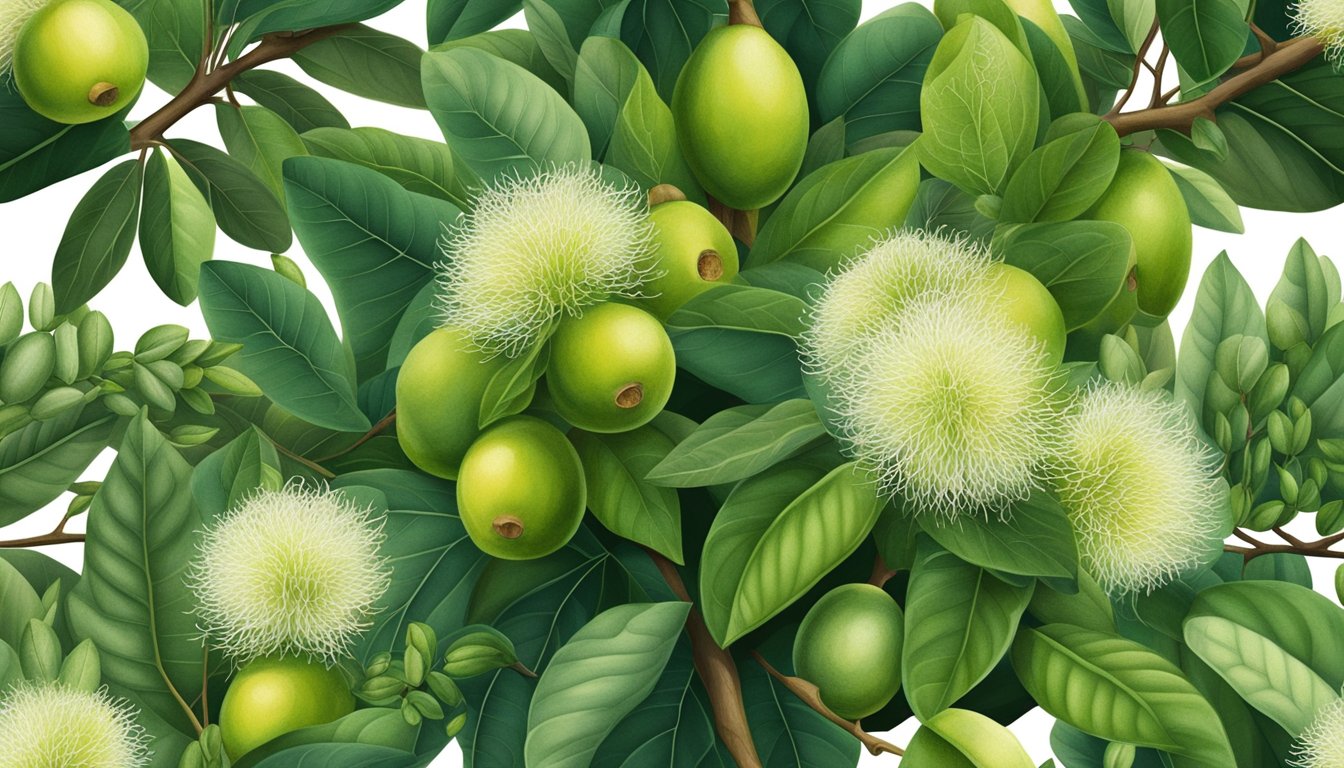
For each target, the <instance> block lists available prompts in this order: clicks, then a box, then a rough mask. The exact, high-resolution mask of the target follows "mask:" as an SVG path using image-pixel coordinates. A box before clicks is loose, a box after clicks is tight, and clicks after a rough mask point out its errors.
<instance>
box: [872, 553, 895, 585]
mask: <svg viewBox="0 0 1344 768" xmlns="http://www.w3.org/2000/svg"><path fill="white" fill-rule="evenodd" d="M895 575H896V571H894V570H892V569H891V568H888V567H887V561H886V560H884V559H883V558H882V555H881V554H880V553H879V554H878V555H877V557H875V558H873V572H872V575H870V576H869V577H868V583H869V584H872V585H873V586H875V587H884V586H886V584H887V582H888V581H891V577H893V576H895Z"/></svg>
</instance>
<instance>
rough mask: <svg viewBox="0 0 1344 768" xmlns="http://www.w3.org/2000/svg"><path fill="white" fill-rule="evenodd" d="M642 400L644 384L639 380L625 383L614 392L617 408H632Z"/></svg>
mask: <svg viewBox="0 0 1344 768" xmlns="http://www.w3.org/2000/svg"><path fill="white" fill-rule="evenodd" d="M642 402H644V385H643V384H640V383H639V382H635V383H633V384H626V385H625V386H624V387H621V391H619V392H617V393H616V407H617V408H627V409H628V408H634V407H635V406H637V405H639V404H640V403H642Z"/></svg>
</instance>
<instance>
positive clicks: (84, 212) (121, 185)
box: [51, 160, 144, 313]
mask: <svg viewBox="0 0 1344 768" xmlns="http://www.w3.org/2000/svg"><path fill="white" fill-rule="evenodd" d="M143 180H144V167H143V166H141V165H140V163H139V162H137V161H135V160H127V161H125V162H123V163H120V164H118V165H115V166H113V167H112V169H111V170H109V171H108V172H107V173H106V174H104V175H103V176H102V177H101V178H100V179H98V181H96V182H94V184H93V187H92V188H91V189H89V191H88V194H86V195H84V197H83V198H82V199H81V200H80V201H79V203H78V204H77V205H76V206H75V210H74V212H73V213H71V214H70V221H69V223H68V224H66V227H65V233H64V234H62V235H61V243H60V245H58V246H57V247H56V255H55V257H54V259H53V261H52V264H51V287H52V290H53V291H55V293H56V311H57V312H60V313H66V312H70V311H71V310H73V309H75V308H76V307H78V306H79V305H81V304H84V303H85V302H87V301H88V300H89V299H92V298H93V297H94V296H97V295H98V292H99V291H101V290H102V289H103V288H104V287H105V286H106V285H107V284H108V283H110V282H111V281H112V278H113V277H116V275H117V273H118V272H120V271H121V268H122V266H123V265H124V264H125V263H126V258H127V257H128V256H130V254H131V245H132V244H133V243H134V242H135V230H136V225H137V217H138V216H139V213H140V185H141V183H142V182H143Z"/></svg>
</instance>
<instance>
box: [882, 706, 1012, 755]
mask: <svg viewBox="0 0 1344 768" xmlns="http://www.w3.org/2000/svg"><path fill="white" fill-rule="evenodd" d="M901 765H902V766H904V768H1034V766H1035V764H1034V763H1033V762H1032V761H1031V757H1030V756H1029V755H1028V754H1027V751H1026V750H1025V749H1023V748H1022V744H1021V743H1020V742H1019V741H1018V740H1017V737H1015V736H1013V734H1012V731H1009V730H1008V729H1007V728H1005V727H1003V726H1002V725H999V724H998V723H996V722H994V721H993V720H991V719H989V718H988V717H985V716H984V715H982V714H980V713H979V712H972V711H970V710H966V709H945V710H943V711H942V712H939V713H938V714H937V715H934V716H933V717H932V718H927V719H922V725H921V726H920V728H919V730H918V731H915V735H914V737H913V738H911V739H910V744H909V746H908V747H906V750H905V756H904V757H902V758H901Z"/></svg>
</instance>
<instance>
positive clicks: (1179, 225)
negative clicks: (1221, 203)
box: [1083, 150, 1194, 318]
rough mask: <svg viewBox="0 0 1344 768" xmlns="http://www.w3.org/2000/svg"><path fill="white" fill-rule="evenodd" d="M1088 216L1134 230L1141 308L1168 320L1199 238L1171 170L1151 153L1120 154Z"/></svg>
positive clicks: (1132, 152)
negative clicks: (1116, 166)
mask: <svg viewBox="0 0 1344 768" xmlns="http://www.w3.org/2000/svg"><path fill="white" fill-rule="evenodd" d="M1083 216H1084V218H1089V219H1097V220H1099V221H1113V222H1115V223H1117V224H1120V225H1122V226H1124V227H1125V229H1128V230H1129V234H1130V236H1131V237H1133V238H1134V253H1135V257H1136V258H1137V264H1138V268H1137V270H1136V278H1137V280H1138V302H1139V309H1140V310H1142V311H1143V312H1145V313H1147V314H1149V315H1152V316H1154V317H1157V318H1162V317H1166V316H1167V314H1168V313H1170V312H1171V310H1172V309H1173V308H1174V307H1175V306H1176V302H1178V301H1180V298H1181V293H1182V292H1184V291H1185V282H1186V280H1187V279H1188V278H1189V277H1190V254H1191V250H1192V245H1193V238H1194V233H1193V231H1192V230H1191V225H1190V211H1189V209H1188V208H1186V206H1185V198H1183V197H1182V196H1181V190H1180V188H1179V187H1177V186H1176V182H1175V181H1174V180H1172V178H1171V173H1170V172H1169V171H1168V170H1167V169H1166V166H1164V165H1162V162H1161V161H1160V160H1158V159H1157V158H1155V157H1153V156H1152V155H1150V154H1148V153H1147V152H1143V151H1139V150H1125V151H1123V152H1121V153H1120V165H1119V167H1118V168H1116V171H1115V178H1114V179H1113V180H1112V181H1111V186H1110V187H1108V188H1107V189H1106V192H1105V193H1103V194H1102V196H1101V199H1100V200H1098V201H1097V202H1096V204H1095V205H1093V206H1092V209H1091V210H1090V211H1088V212H1087V213H1085V214H1083Z"/></svg>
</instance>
